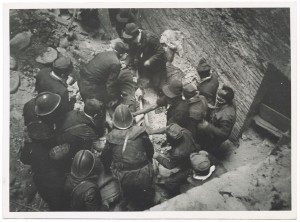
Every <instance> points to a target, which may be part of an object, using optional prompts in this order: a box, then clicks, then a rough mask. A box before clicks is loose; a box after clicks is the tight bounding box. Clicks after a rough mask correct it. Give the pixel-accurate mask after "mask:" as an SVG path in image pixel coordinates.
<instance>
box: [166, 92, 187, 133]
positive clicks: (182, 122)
mask: <svg viewBox="0 0 300 222" xmlns="http://www.w3.org/2000/svg"><path fill="white" fill-rule="evenodd" d="M188 111H189V106H188V102H187V101H186V100H182V99H181V98H178V99H177V100H176V101H175V102H173V103H172V104H171V105H170V107H169V108H168V110H167V124H168V125H169V124H171V123H177V124H178V125H179V126H181V127H184V128H186V127H187V124H188V121H187V120H188Z"/></svg>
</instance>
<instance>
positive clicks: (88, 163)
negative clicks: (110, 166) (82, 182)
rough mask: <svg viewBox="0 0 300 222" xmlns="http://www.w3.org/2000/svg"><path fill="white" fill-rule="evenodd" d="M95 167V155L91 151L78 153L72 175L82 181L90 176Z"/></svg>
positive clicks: (72, 167) (73, 164)
mask: <svg viewBox="0 0 300 222" xmlns="http://www.w3.org/2000/svg"><path fill="white" fill-rule="evenodd" d="M94 166H95V158H94V155H93V154H92V153H91V151H89V150H80V151H78V152H77V153H76V155H75V157H74V159H73V163H72V166H71V175H72V176H74V177H76V178H79V179H82V178H85V177H87V176H89V175H90V173H91V172H92V170H93V169H94Z"/></svg>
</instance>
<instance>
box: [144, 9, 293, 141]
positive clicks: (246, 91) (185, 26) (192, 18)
mask: <svg viewBox="0 0 300 222" xmlns="http://www.w3.org/2000/svg"><path fill="white" fill-rule="evenodd" d="M140 20H141V24H142V26H143V28H145V29H148V30H151V31H152V32H154V33H156V34H158V35H160V34H161V33H162V32H163V31H164V30H166V29H176V30H180V31H182V33H183V35H184V37H185V40H184V52H185V53H184V55H183V56H182V59H185V60H186V61H188V62H189V63H190V64H192V65H193V66H194V67H196V66H197V64H198V61H199V58H200V57H204V58H206V59H207V61H208V62H209V63H210V65H211V66H212V68H213V70H214V71H215V72H216V73H217V74H218V76H219V79H220V82H221V83H227V84H230V85H231V86H232V87H233V88H234V90H235V93H236V97H235V103H236V107H237V121H236V124H235V126H234V129H233V131H232V135H231V139H233V140H235V139H237V138H238V137H239V135H240V133H241V130H242V129H243V125H244V123H245V120H246V118H247V116H248V112H249V110H250V107H251V104H252V103H253V100H254V98H255V96H256V93H257V91H258V90H259V88H260V85H261V82H262V80H263V78H264V75H265V70H266V67H265V65H264V64H265V63H266V62H270V63H272V64H274V65H275V66H276V68H277V69H278V70H280V71H282V72H283V73H285V74H286V75H288V76H290V71H288V72H286V70H287V69H289V63H290V36H289V33H290V30H289V9H141V10H140Z"/></svg>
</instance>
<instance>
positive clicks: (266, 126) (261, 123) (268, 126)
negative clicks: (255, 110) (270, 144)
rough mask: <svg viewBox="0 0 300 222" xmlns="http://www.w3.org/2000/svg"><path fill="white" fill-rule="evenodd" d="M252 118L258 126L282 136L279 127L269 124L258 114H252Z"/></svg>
mask: <svg viewBox="0 0 300 222" xmlns="http://www.w3.org/2000/svg"><path fill="white" fill-rule="evenodd" d="M253 120H254V122H255V123H256V124H257V125H258V126H260V127H262V128H264V129H265V130H267V131H269V132H270V133H272V134H273V135H275V136H277V137H281V136H282V134H283V132H282V131H280V130H279V129H277V128H276V127H274V126H273V125H271V124H270V123H268V122H267V121H265V120H264V119H262V118H261V117H260V116H258V115H256V116H254V118H253Z"/></svg>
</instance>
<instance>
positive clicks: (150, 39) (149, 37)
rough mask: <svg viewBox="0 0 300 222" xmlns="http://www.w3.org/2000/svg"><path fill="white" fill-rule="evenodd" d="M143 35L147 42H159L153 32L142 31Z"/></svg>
mask: <svg viewBox="0 0 300 222" xmlns="http://www.w3.org/2000/svg"><path fill="white" fill-rule="evenodd" d="M143 32H144V33H145V36H146V39H147V41H148V42H159V38H158V36H157V35H155V34H154V33H153V32H150V31H148V30H147V31H146V30H143Z"/></svg>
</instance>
